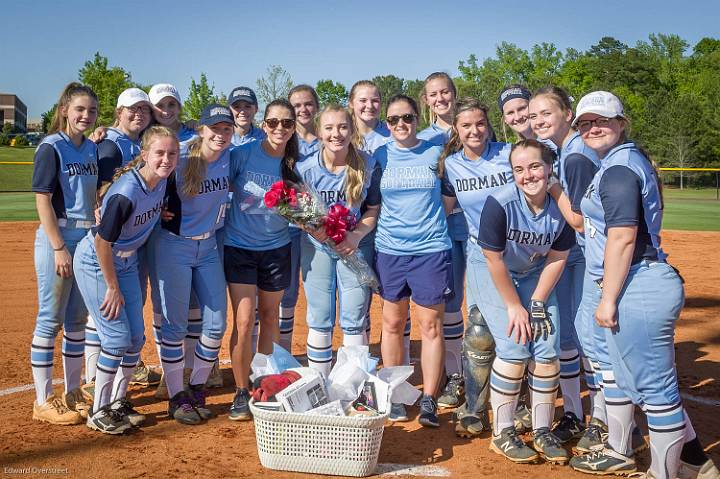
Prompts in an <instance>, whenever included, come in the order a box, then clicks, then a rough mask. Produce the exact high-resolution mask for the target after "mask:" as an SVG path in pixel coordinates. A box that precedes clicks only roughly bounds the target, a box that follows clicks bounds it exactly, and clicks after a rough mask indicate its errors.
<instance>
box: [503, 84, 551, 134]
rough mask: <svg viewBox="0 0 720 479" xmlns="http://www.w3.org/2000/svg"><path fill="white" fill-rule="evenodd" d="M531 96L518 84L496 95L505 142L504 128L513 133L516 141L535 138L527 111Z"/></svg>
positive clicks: (505, 132)
mask: <svg viewBox="0 0 720 479" xmlns="http://www.w3.org/2000/svg"><path fill="white" fill-rule="evenodd" d="M531 96H532V93H531V92H530V90H528V89H527V88H526V87H524V86H523V85H519V84H512V85H508V86H506V87H505V88H503V89H502V91H501V92H500V95H498V107H499V108H500V113H502V119H503V137H504V138H505V139H506V141H507V137H508V135H507V131H506V129H505V127H506V126H509V127H510V129H511V130H512V131H513V132H514V133H515V136H516V139H517V140H529V139H530V138H535V134H534V133H533V131H532V127H531V126H530V118H529V115H530V113H529V110H528V108H529V106H530V97H531ZM548 146H549V145H548Z"/></svg>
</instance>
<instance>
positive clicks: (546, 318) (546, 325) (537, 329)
mask: <svg viewBox="0 0 720 479" xmlns="http://www.w3.org/2000/svg"><path fill="white" fill-rule="evenodd" d="M530 331H531V332H532V340H533V341H537V340H539V339H540V338H543V339H547V337H548V336H549V335H550V334H551V333H552V323H551V322H550V314H549V313H548V312H547V309H545V302H544V301H538V300H535V299H533V300H530Z"/></svg>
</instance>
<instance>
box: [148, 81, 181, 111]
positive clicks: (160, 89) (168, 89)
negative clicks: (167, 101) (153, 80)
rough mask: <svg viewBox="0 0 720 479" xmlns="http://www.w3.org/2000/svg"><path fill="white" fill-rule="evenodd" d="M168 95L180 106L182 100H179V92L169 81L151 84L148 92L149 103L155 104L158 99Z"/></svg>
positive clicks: (158, 101)
mask: <svg viewBox="0 0 720 479" xmlns="http://www.w3.org/2000/svg"><path fill="white" fill-rule="evenodd" d="M168 96H171V97H173V98H175V100H177V102H178V103H179V104H180V106H182V100H180V94H179V93H178V91H177V88H175V86H174V85H171V84H169V83H158V84H157V85H153V87H152V88H151V89H150V93H148V97H149V98H150V103H152V104H153V105H157V104H158V103H160V100H162V99H163V98H165V97H168Z"/></svg>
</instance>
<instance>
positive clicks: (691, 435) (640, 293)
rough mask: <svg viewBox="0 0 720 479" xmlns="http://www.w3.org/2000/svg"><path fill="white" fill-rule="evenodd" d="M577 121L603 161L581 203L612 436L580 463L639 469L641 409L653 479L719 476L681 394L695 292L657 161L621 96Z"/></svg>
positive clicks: (597, 102)
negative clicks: (671, 259) (679, 343)
mask: <svg viewBox="0 0 720 479" xmlns="http://www.w3.org/2000/svg"><path fill="white" fill-rule="evenodd" d="M573 124H574V125H575V126H577V128H578V131H579V132H580V135H581V136H582V139H583V141H584V142H585V144H586V145H587V146H588V147H589V148H591V149H592V150H593V151H594V152H595V153H596V154H597V156H598V158H600V161H601V164H600V169H599V171H598V172H597V174H596V175H595V176H594V177H593V179H592V182H591V184H590V186H589V188H588V189H587V192H586V193H585V195H584V197H583V198H582V201H581V203H580V207H581V210H582V214H583V219H584V222H583V231H584V233H585V257H586V261H587V267H586V281H585V289H584V290H583V300H582V304H581V306H580V314H583V315H586V316H588V317H589V318H592V319H593V320H594V321H595V322H596V323H597V325H598V326H599V327H600V328H598V329H599V330H600V332H601V333H604V343H597V342H596V344H595V350H596V353H597V352H598V351H600V353H599V354H597V359H598V362H599V364H600V368H601V371H602V378H603V387H604V389H605V397H606V409H607V417H608V432H609V436H608V444H607V446H606V447H604V448H602V449H600V450H597V451H593V452H590V453H588V454H586V455H584V456H577V457H575V458H573V459H572V461H570V465H571V466H572V467H573V468H574V469H576V470H578V471H582V472H589V473H593V474H610V473H614V474H630V473H632V472H634V471H635V470H636V465H635V460H634V458H633V451H632V445H631V434H632V430H633V427H632V425H633V414H634V406H633V404H637V405H638V406H640V407H641V408H642V409H643V410H644V411H645V415H646V417H647V423H648V429H649V430H650V450H651V455H652V461H651V464H650V470H649V471H648V472H647V473H646V474H643V476H644V477H648V478H650V477H652V478H654V479H672V478H676V477H701V476H700V474H703V475H704V477H717V475H718V471H717V469H715V467H714V465H713V464H712V461H710V460H709V459H708V458H707V456H706V455H705V453H704V452H703V449H702V447H701V445H700V443H699V441H698V440H697V437H696V435H695V431H694V430H693V427H692V424H691V422H690V418H689V417H688V415H687V413H686V412H685V410H684V408H683V405H682V400H681V398H680V391H679V387H678V381H677V371H676V369H675V350H674V341H673V338H674V330H675V323H676V321H677V319H678V317H679V315H680V311H681V309H682V306H683V302H684V296H685V295H684V288H683V284H682V279H681V278H680V276H679V275H678V273H677V271H676V270H675V269H674V268H673V267H672V266H670V265H669V264H668V263H667V261H666V259H667V255H666V254H665V252H664V251H663V249H662V247H661V246H660V244H661V242H660V233H661V225H662V215H663V198H662V189H661V183H660V180H659V179H658V175H657V170H656V169H655V165H654V164H653V163H652V161H651V160H650V159H649V157H648V156H647V155H646V154H645V153H644V152H643V151H642V150H641V149H640V148H638V146H637V145H636V144H635V143H633V142H632V141H630V140H628V139H627V136H626V129H627V126H628V120H627V119H626V117H625V112H624V109H623V105H622V103H621V102H620V100H619V99H618V98H617V97H616V96H615V95H613V94H612V93H609V92H604V91H597V92H593V93H590V94H588V95H585V96H584V97H583V98H581V99H580V101H579V102H578V106H577V115H576V118H575V121H574V122H573ZM561 202H562V200H561ZM566 206H567V205H566ZM602 345H604V346H606V349H605V351H601V347H600V346H602Z"/></svg>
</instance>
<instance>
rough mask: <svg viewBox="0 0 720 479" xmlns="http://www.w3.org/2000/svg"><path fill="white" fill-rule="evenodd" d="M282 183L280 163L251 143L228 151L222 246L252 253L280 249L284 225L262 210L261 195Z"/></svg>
mask: <svg viewBox="0 0 720 479" xmlns="http://www.w3.org/2000/svg"><path fill="white" fill-rule="evenodd" d="M280 180H282V176H281V159H280V158H274V157H272V156H270V155H268V154H267V153H265V150H263V148H262V141H253V142H250V143H247V144H245V145H241V146H238V147H236V148H233V149H232V150H230V184H231V185H232V188H233V195H232V204H231V206H230V211H229V212H228V215H227V218H226V219H225V244H226V245H229V246H234V247H236V248H243V249H248V250H253V251H267V250H271V249H276V248H280V247H281V246H285V245H286V244H288V243H289V242H290V233H289V232H288V221H287V220H286V219H285V218H283V217H282V216H280V215H278V214H276V213H275V212H273V211H272V210H271V209H269V208H267V207H266V206H265V202H264V199H263V198H264V192H265V191H268V190H270V187H271V186H272V184H273V183H275V182H276V181H280Z"/></svg>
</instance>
